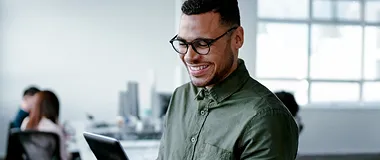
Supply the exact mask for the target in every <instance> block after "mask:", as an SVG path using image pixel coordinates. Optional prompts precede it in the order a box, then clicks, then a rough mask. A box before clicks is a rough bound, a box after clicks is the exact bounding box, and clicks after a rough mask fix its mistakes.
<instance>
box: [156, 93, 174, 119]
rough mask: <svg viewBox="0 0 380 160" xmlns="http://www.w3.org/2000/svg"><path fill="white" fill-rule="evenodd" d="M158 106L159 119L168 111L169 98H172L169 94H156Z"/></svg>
mask: <svg viewBox="0 0 380 160" xmlns="http://www.w3.org/2000/svg"><path fill="white" fill-rule="evenodd" d="M157 96H158V106H159V114H158V115H159V117H163V116H165V114H166V111H167V110H168V107H169V103H170V98H171V97H172V94H171V93H158V95H157Z"/></svg>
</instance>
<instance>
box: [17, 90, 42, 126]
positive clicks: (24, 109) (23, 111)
mask: <svg viewBox="0 0 380 160" xmlns="http://www.w3.org/2000/svg"><path fill="white" fill-rule="evenodd" d="M39 91H40V90H39V89H38V88H36V87H33V86H32V87H29V88H27V89H26V90H25V91H24V94H23V97H22V102H21V107H20V109H19V110H18V112H17V115H16V117H15V119H14V120H13V121H12V123H11V128H20V127H21V123H22V121H24V119H25V117H27V116H29V112H30V110H31V108H32V99H33V96H34V95H35V94H36V93H38V92H39Z"/></svg>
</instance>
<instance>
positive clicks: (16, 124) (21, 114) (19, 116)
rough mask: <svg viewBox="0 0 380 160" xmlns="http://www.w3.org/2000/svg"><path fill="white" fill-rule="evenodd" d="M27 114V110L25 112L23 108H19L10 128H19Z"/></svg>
mask: <svg viewBox="0 0 380 160" xmlns="http://www.w3.org/2000/svg"><path fill="white" fill-rule="evenodd" d="M28 116H29V113H28V112H25V111H24V110H22V109H19V110H18V112H17V115H16V117H15V119H14V120H13V122H12V128H20V127H21V124H22V122H23V121H24V119H25V118H26V117H28Z"/></svg>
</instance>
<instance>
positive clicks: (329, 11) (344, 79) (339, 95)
mask: <svg viewBox="0 0 380 160" xmlns="http://www.w3.org/2000/svg"><path fill="white" fill-rule="evenodd" d="M257 3H258V4H257V6H258V8H257V13H258V14H257V15H258V18H257V19H258V23H257V25H258V26H257V45H256V46H257V48H256V49H257V52H256V54H257V55H256V57H257V61H256V72H255V73H256V75H255V76H256V78H257V79H258V80H259V81H260V82H262V83H263V84H264V85H266V86H267V87H268V88H269V89H271V90H272V91H277V90H287V91H291V92H294V93H295V95H296V98H297V101H299V102H300V103H301V104H305V103H314V102H374V101H380V29H379V28H380V0H379V1H377V0H376V1H375V0H282V1H279V0H258V1H257Z"/></svg>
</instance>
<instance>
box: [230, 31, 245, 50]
mask: <svg viewBox="0 0 380 160" xmlns="http://www.w3.org/2000/svg"><path fill="white" fill-rule="evenodd" d="M234 34H235V36H234V38H235V39H234V42H233V43H234V48H235V49H240V48H241V47H242V46H243V44H244V29H243V27H241V26H239V27H238V28H236V30H235V33H234Z"/></svg>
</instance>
